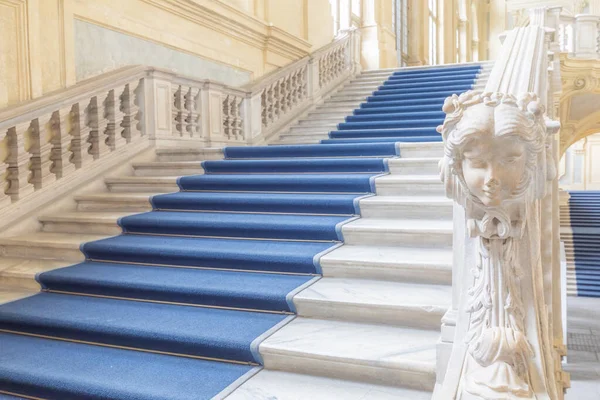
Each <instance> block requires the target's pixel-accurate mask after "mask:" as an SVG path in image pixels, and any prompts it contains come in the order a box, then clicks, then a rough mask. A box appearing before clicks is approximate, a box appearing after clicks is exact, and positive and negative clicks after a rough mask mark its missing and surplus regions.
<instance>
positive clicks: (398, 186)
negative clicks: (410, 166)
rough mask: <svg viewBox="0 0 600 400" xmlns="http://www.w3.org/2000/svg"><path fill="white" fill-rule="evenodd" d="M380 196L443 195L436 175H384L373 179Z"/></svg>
mask: <svg viewBox="0 0 600 400" xmlns="http://www.w3.org/2000/svg"><path fill="white" fill-rule="evenodd" d="M375 187H376V191H377V194H378V195H380V196H394V195H399V196H444V195H445V189H444V185H443V184H442V182H441V181H440V177H439V176H438V175H385V176H380V177H378V178H376V179H375Z"/></svg>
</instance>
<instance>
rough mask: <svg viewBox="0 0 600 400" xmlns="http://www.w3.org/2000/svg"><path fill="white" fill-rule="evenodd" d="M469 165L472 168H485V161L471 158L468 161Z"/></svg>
mask: <svg viewBox="0 0 600 400" xmlns="http://www.w3.org/2000/svg"><path fill="white" fill-rule="evenodd" d="M469 165H470V166H471V167H472V168H485V167H486V165H487V161H485V160H484V159H483V158H471V159H469Z"/></svg>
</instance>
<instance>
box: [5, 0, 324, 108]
mask: <svg viewBox="0 0 600 400" xmlns="http://www.w3.org/2000/svg"><path fill="white" fill-rule="evenodd" d="M75 20H80V21H85V22H87V23H90V24H94V25H97V26H99V27H102V28H104V29H110V30H113V31H117V32H120V33H122V34H125V35H129V36H132V37H135V38H139V39H143V40H146V41H150V42H152V43H154V44H156V45H160V46H164V47H166V48H168V49H170V50H172V51H176V52H180V53H181V54H182V55H187V56H193V57H197V58H198V59H201V60H208V61H211V62H213V63H218V64H220V65H222V66H223V68H231V69H235V70H236V71H239V72H242V73H244V72H245V73H247V74H248V75H249V76H250V77H251V78H257V77H260V76H261V75H263V74H265V73H267V72H269V71H271V70H273V69H276V68H278V67H281V66H284V65H286V64H288V63H290V62H292V61H294V60H297V59H299V58H302V57H304V56H306V55H307V54H309V53H310V52H311V51H313V50H315V49H317V48H319V47H321V46H323V45H324V44H326V43H328V42H330V41H331V40H332V39H333V22H332V17H331V11H330V9H329V1H328V0H190V1H186V2H182V1H175V0H0V49H2V54H1V55H0V107H3V106H7V105H10V104H15V103H18V102H20V101H24V100H27V99H30V98H34V97H38V96H40V95H42V94H44V93H47V92H50V91H53V90H56V89H59V88H63V87H65V86H68V85H72V84H74V83H75V82H76V77H77V72H76V62H75V57H76V54H75V37H74V32H75V29H74V21H75ZM96 45H97V44H96ZM121 50H123V49H121ZM100 72H103V71H98V73H100Z"/></svg>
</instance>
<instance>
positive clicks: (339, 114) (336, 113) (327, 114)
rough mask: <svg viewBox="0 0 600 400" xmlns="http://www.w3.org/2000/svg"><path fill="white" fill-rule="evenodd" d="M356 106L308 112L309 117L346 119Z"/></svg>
mask: <svg viewBox="0 0 600 400" xmlns="http://www.w3.org/2000/svg"><path fill="white" fill-rule="evenodd" d="M353 111H354V108H348V109H347V110H341V111H340V110H324V111H322V110H315V111H311V112H309V113H308V118H309V119H310V118H315V119H320V120H336V121H338V120H344V119H345V118H346V117H347V116H348V115H352V112H353Z"/></svg>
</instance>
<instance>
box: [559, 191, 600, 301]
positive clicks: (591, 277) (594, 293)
mask: <svg viewBox="0 0 600 400" xmlns="http://www.w3.org/2000/svg"><path fill="white" fill-rule="evenodd" d="M569 195H570V199H569V204H568V206H566V207H565V206H563V207H561V210H560V224H561V240H562V241H563V242H564V244H565V252H566V258H567V294H568V295H571V296H589V297H600V246H599V245H600V191H595V190H587V191H580V190H576V191H570V192H569Z"/></svg>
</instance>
